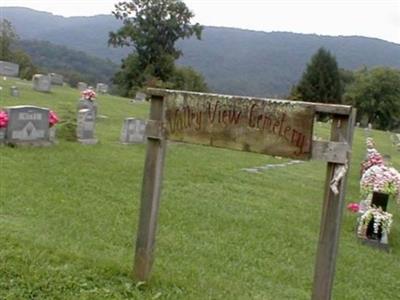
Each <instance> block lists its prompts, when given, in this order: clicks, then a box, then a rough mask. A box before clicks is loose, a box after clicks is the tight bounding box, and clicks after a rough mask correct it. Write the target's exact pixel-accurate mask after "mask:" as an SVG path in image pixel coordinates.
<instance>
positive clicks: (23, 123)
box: [5, 106, 55, 146]
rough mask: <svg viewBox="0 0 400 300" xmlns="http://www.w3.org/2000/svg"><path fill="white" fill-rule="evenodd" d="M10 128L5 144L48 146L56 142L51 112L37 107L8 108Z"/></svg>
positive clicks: (6, 133) (6, 134)
mask: <svg viewBox="0 0 400 300" xmlns="http://www.w3.org/2000/svg"><path fill="white" fill-rule="evenodd" d="M6 112H7V114H8V126H7V128H6V132H5V143H7V144H15V145H33V146H46V145H51V144H53V142H54V139H53V135H54V134H52V133H51V131H52V130H53V131H54V130H55V129H54V128H50V124H49V110H48V109H47V108H42V107H36V106H13V107H7V108H6Z"/></svg>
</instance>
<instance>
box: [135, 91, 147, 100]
mask: <svg viewBox="0 0 400 300" xmlns="http://www.w3.org/2000/svg"><path fill="white" fill-rule="evenodd" d="M135 100H136V101H144V100H146V94H145V93H142V92H137V93H136V95H135Z"/></svg>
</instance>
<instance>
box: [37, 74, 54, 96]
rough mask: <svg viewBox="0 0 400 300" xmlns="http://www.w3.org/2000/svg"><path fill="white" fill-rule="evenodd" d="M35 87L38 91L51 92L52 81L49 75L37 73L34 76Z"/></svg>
mask: <svg viewBox="0 0 400 300" xmlns="http://www.w3.org/2000/svg"><path fill="white" fill-rule="evenodd" d="M32 85H33V89H34V90H35V91H38V92H50V90H51V81H50V77H49V76H48V75H43V74H36V75H33V78H32Z"/></svg>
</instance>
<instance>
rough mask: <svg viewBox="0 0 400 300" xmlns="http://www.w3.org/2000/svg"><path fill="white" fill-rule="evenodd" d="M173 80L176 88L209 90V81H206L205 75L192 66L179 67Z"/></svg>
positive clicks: (197, 90) (196, 90)
mask: <svg viewBox="0 0 400 300" xmlns="http://www.w3.org/2000/svg"><path fill="white" fill-rule="evenodd" d="M172 82H173V86H172V88H173V89H175V90H185V91H194V92H208V87H207V83H206V82H205V80H204V77H203V75H201V74H199V73H197V72H196V71H195V70H194V69H193V68H191V67H179V68H177V69H176V71H175V74H174V77H173V79H172Z"/></svg>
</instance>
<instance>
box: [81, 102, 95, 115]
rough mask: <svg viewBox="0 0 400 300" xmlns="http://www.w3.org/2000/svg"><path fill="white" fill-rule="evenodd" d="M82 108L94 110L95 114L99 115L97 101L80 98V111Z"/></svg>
mask: <svg viewBox="0 0 400 300" xmlns="http://www.w3.org/2000/svg"><path fill="white" fill-rule="evenodd" d="M81 109H89V110H91V111H93V113H94V116H95V117H97V103H96V102H95V101H94V100H87V99H79V100H78V111H79V110H81Z"/></svg>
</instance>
